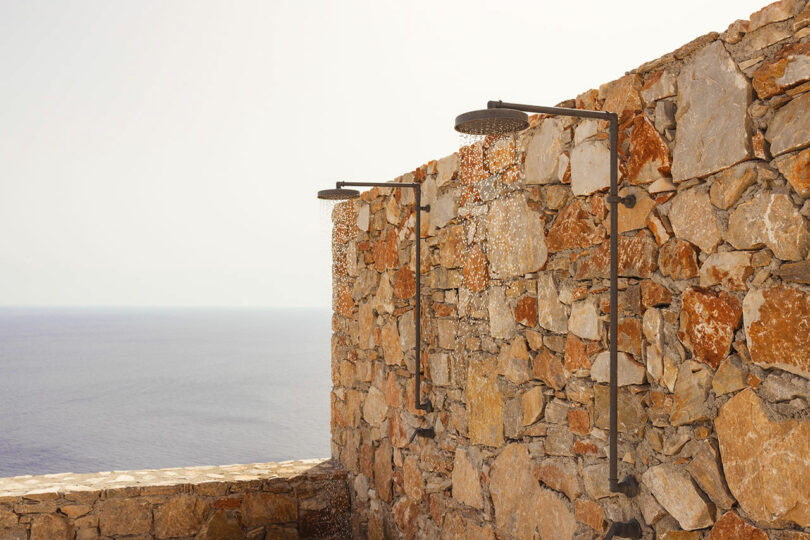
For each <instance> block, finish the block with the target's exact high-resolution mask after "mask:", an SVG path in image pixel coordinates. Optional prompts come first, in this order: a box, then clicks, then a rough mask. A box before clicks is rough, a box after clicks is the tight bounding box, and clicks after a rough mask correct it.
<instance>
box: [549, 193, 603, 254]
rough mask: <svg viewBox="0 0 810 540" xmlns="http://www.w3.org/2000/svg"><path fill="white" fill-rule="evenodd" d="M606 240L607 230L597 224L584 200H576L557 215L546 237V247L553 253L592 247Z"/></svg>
mask: <svg viewBox="0 0 810 540" xmlns="http://www.w3.org/2000/svg"><path fill="white" fill-rule="evenodd" d="M604 240H605V228H604V227H603V226H602V225H599V224H597V223H596V221H595V220H594V217H593V216H592V215H591V214H590V213H589V212H588V210H587V209H586V208H585V204H584V203H583V201H582V200H580V199H575V200H574V201H573V202H572V203H571V204H569V205H568V206H566V207H565V208H564V209H562V210H561V211H560V213H559V214H557V218H556V219H555V220H554V223H553V224H552V226H551V229H550V230H549V231H548V235H547V236H546V247H547V248H548V250H549V251H550V252H552V253H553V252H556V251H564V250H566V249H576V248H586V247H590V246H593V245H595V244H600V243H602V242H604Z"/></svg>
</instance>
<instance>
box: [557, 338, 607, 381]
mask: <svg viewBox="0 0 810 540" xmlns="http://www.w3.org/2000/svg"><path fill="white" fill-rule="evenodd" d="M600 349H601V347H600V346H599V344H598V343H595V342H594V343H589V344H587V345H586V344H585V342H584V341H582V340H580V339H579V338H578V337H577V336H575V335H574V334H572V333H569V334H568V336H567V338H566V341H565V369H566V370H567V371H568V372H574V371H577V370H578V369H591V358H593V355H595V354H596V353H597V352H599V350H600Z"/></svg>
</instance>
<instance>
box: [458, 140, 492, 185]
mask: <svg viewBox="0 0 810 540" xmlns="http://www.w3.org/2000/svg"><path fill="white" fill-rule="evenodd" d="M458 153H459V156H460V158H461V183H462V184H468V185H469V184H477V183H478V182H480V181H481V180H483V179H485V178H486V177H487V176H488V174H487V171H486V169H485V167H484V145H483V143H480V142H478V143H475V144H471V145H469V146H462V147H461V148H460V149H459V151H458Z"/></svg>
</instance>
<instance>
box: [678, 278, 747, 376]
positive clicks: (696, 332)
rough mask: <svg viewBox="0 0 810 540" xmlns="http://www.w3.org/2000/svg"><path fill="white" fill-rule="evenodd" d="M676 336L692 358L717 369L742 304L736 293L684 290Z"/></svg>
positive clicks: (739, 317)
mask: <svg viewBox="0 0 810 540" xmlns="http://www.w3.org/2000/svg"><path fill="white" fill-rule="evenodd" d="M681 300H682V306H681V326H680V330H679V331H678V338H679V339H680V340H681V341H682V342H683V344H684V345H686V346H687V347H688V348H689V349H690V350H691V351H692V354H693V355H694V357H695V359H696V360H699V361H701V362H704V363H706V364H708V365H710V366H711V367H712V369H717V366H719V365H720V362H722V361H723V359H724V358H725V357H726V356H727V355H728V353H729V351H730V350H731V343H732V341H733V340H734V331H735V330H736V329H737V327H738V326H739V324H740V319H741V318H742V306H741V305H740V301H739V300H737V298H736V297H734V296H731V295H730V294H728V293H727V292H725V291H721V292H719V293H717V292H713V291H709V290H707V289H701V288H697V287H692V288H689V289H687V290H686V291H684V293H683V295H682V297H681Z"/></svg>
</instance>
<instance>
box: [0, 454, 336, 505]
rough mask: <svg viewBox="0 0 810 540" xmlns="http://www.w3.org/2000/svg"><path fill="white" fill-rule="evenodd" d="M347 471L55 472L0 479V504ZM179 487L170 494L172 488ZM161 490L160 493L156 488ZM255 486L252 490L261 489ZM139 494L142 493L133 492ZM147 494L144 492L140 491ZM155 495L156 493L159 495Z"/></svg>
mask: <svg viewBox="0 0 810 540" xmlns="http://www.w3.org/2000/svg"><path fill="white" fill-rule="evenodd" d="M345 476H346V472H345V471H344V470H342V469H339V468H337V467H335V466H334V465H333V464H332V462H331V460H329V459H304V460H297V461H279V462H270V463H250V464H246V465H217V466H202V467H176V468H170V469H143V470H138V471H106V472H98V473H89V474H75V473H59V474H43V475H40V476H32V475H25V476H11V477H7V478H0V502H9V499H17V498H20V497H22V498H25V499H30V500H40V501H43V500H49V499H53V498H56V497H57V496H59V495H62V494H68V493H74V492H87V491H108V492H111V493H112V492H115V491H118V490H121V492H122V493H124V492H125V493H127V494H128V495H138V494H143V495H153V494H167V493H171V492H173V493H179V492H180V491H181V490H183V491H190V490H189V489H188V488H191V490H193V489H194V487H195V486H199V485H204V484H210V483H228V484H231V483H239V484H240V489H241V490H242V491H244V490H245V489H244V488H246V487H249V484H250V483H252V482H253V483H255V482H257V481H260V482H263V481H268V480H274V479H284V480H292V479H295V478H297V477H304V478H307V479H310V480H318V479H326V478H335V477H342V478H345ZM172 487H175V488H177V489H176V491H171V488H172ZM155 488H164V489H155ZM260 489H261V487H260V486H258V485H257V486H256V488H255V489H254V490H253V491H259V490H260ZM134 490H140V491H134ZM143 490H146V491H147V492H144V493H141V491H143ZM158 491H159V493H158Z"/></svg>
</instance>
